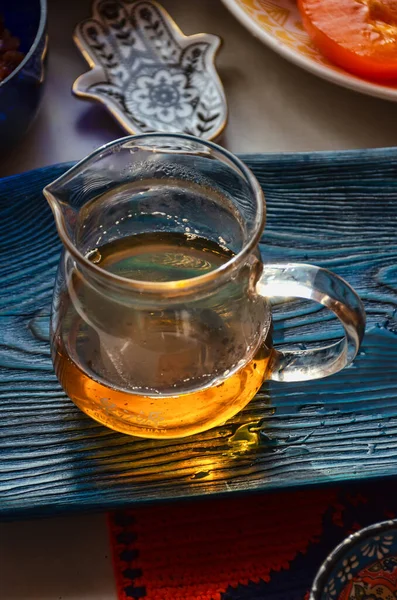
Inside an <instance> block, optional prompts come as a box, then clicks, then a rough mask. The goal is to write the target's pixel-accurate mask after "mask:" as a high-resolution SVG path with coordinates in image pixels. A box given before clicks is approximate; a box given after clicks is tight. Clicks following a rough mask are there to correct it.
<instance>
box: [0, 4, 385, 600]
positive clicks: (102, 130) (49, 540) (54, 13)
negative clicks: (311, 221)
mask: <svg viewBox="0 0 397 600" xmlns="http://www.w3.org/2000/svg"><path fill="white" fill-rule="evenodd" d="M89 4H90V3H89V0H73V1H71V2H61V1H60V0H49V35H50V52H49V64H48V77H47V84H46V90H45V95H44V99H43V103H42V107H41V111H40V113H39V115H38V117H37V119H36V121H35V123H34V124H33V126H32V128H31V130H30V132H29V133H28V135H27V136H26V137H25V139H24V141H23V143H22V144H21V145H20V146H19V147H18V148H16V149H14V150H13V151H12V152H10V154H9V155H8V156H7V157H6V158H5V159H3V161H2V164H1V165H0V176H7V175H13V174H15V173H20V172H23V171H26V170H29V169H34V168H36V167H40V166H44V165H48V164H51V163H57V162H63V161H67V160H75V159H79V158H82V157H83V156H85V155H86V154H88V153H90V152H91V151H92V150H93V149H94V148H96V147H97V146H99V145H101V144H103V143H106V142H108V141H110V140H112V139H115V138H117V137H121V136H122V135H123V131H122V130H121V129H120V127H119V126H118V125H117V124H116V123H115V122H114V120H113V119H112V117H111V116H110V115H109V114H108V113H107V112H106V110H105V109H104V108H103V107H102V106H100V105H95V104H91V103H89V102H85V101H83V100H79V99H77V98H74V97H73V96H72V94H71V86H72V83H73V81H74V79H75V78H76V77H77V76H78V75H80V74H81V73H82V72H84V71H85V70H86V69H87V65H86V63H85V61H84V60H83V59H82V57H81V56H80V55H79V53H78V51H77V50H76V48H75V46H74V44H73V41H72V32H73V28H74V25H75V24H76V23H77V22H78V21H79V20H81V19H83V18H86V17H87V16H88V15H89V13H90V8H89ZM163 5H164V7H165V8H166V9H167V10H168V11H169V12H170V14H171V15H172V16H173V17H174V18H175V20H176V21H177V23H178V24H179V25H180V26H181V28H182V30H183V31H184V32H185V33H186V34H191V33H197V32H201V31H206V32H211V33H215V34H218V35H220V36H221V37H222V38H223V40H224V46H223V48H222V49H221V51H220V54H219V57H218V60H217V65H218V69H219V73H220V76H221V78H222V81H223V83H224V86H225V90H226V95H227V98H228V101H229V108H230V119H229V124H228V126H227V128H226V131H225V133H224V135H223V137H222V140H220V141H221V143H222V144H223V145H224V146H226V147H227V148H229V149H230V150H232V151H234V152H260V151H264V152H266V151H273V152H274V151H312V150H337V149H347V148H365V147H381V146H393V145H395V143H396V137H397V136H396V133H395V132H396V128H397V121H396V119H395V115H396V113H397V106H396V105H395V104H393V103H388V102H386V101H383V100H378V99H375V98H370V97H366V96H360V95H358V94H356V93H354V92H350V91H348V90H344V89H342V88H338V87H336V86H333V85H332V84H330V83H327V82H325V81H322V80H320V79H316V78H315V77H314V76H312V75H310V74H308V73H306V72H304V71H302V70H300V69H298V68H297V67H295V66H294V65H292V64H289V63H287V62H286V61H284V60H283V59H282V58H280V57H279V56H277V55H276V54H274V53H273V52H272V51H271V50H269V49H267V48H265V47H264V46H262V45H261V44H260V42H258V41H257V40H255V39H254V38H253V37H251V35H250V34H249V33H248V32H247V31H246V30H245V29H243V27H242V26H241V25H240V24H239V23H238V22H236V21H235V20H234V18H233V17H232V16H231V15H230V14H229V13H228V12H227V11H226V9H225V8H224V6H223V5H222V4H221V2H220V0H189V2H184V1H183V0H163ZM0 596H1V597H2V598H4V599H7V600H16V599H18V600H22V599H23V600H33V599H37V600H58V599H59V598H62V600H82V599H84V600H85V599H87V600H88V599H95V600H115V598H116V593H115V587H114V582H113V578H112V571H111V560H110V555H109V547H108V539H107V532H106V521H105V516H104V515H89V516H88V515H81V516H75V517H71V516H69V517H64V518H61V517H60V518H53V519H47V520H38V521H30V522H29V521H28V522H18V523H3V524H1V525H0Z"/></svg>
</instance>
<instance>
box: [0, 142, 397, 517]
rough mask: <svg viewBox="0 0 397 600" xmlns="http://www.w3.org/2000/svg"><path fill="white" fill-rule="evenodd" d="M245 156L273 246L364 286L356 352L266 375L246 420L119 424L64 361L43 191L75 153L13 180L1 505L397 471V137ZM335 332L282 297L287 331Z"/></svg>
mask: <svg viewBox="0 0 397 600" xmlns="http://www.w3.org/2000/svg"><path fill="white" fill-rule="evenodd" d="M244 158H245V160H246V162H247V163H248V164H249V166H251V167H252V169H253V170H254V172H255V174H256V175H257V177H258V178H259V181H260V183H261V184H262V186H263V188H264V190H265V194H266V198H267V208H268V223H267V228H266V232H265V235H264V237H263V240H262V244H261V251H262V254H263V257H264V260H266V261H273V260H280V259H281V260H294V261H307V262H312V263H314V264H318V265H321V266H325V267H328V268H331V269H332V270H334V271H336V272H337V273H338V274H340V275H342V276H343V277H345V278H346V279H347V280H348V281H349V282H350V283H351V284H352V285H353V286H354V287H355V288H356V289H357V290H358V292H359V293H360V294H361V296H362V298H363V299H364V301H365V304H366V309H367V313H368V326H367V332H366V337H365V341H364V345H363V348H362V351H361V352H360V355H359V356H358V358H357V360H356V362H355V363H354V364H353V365H352V366H351V367H350V368H348V369H346V370H345V371H343V372H342V373H339V374H337V375H334V376H332V377H330V378H328V379H325V380H320V381H315V382H306V383H301V384H276V383H274V384H265V385H264V386H263V388H262V390H261V392H260V393H259V394H258V396H257V397H256V399H255V400H254V401H252V402H251V403H250V405H249V406H248V407H247V408H246V410H245V411H243V412H242V413H240V415H238V416H237V417H236V418H235V419H233V421H231V422H230V423H228V424H227V425H225V426H223V427H220V428H218V429H214V430H212V431H209V432H206V433H205V434H201V435H198V436H195V437H192V438H187V439H185V440H175V441H153V440H148V441H146V440H134V439H132V438H128V437H127V436H124V435H121V434H117V433H114V432H112V431H110V430H107V429H105V428H104V427H102V426H100V425H98V424H96V423H95V422H93V421H91V420H90V419H89V418H88V417H86V416H85V415H83V414H82V413H81V412H80V411H79V410H78V409H77V408H75V407H74V405H73V404H72V403H71V402H70V401H69V400H68V399H67V398H66V397H65V395H64V394H63V392H62V390H61V388H60V386H59V384H58V382H57V380H56V378H55V375H54V373H53V369H52V365H51V360H50V352H49V345H48V316H49V305H50V299H51V291H52V286H53V282H54V277H55V270H56V265H57V262H58V256H59V250H60V244H59V242H58V238H57V234H56V231H55V227H54V224H53V219H52V215H51V213H50V210H49V208H48V207H47V204H46V202H45V200H44V198H43V196H42V194H41V190H42V188H43V186H44V185H46V184H47V183H48V182H50V181H52V180H53V179H54V178H55V177H57V176H58V175H60V174H61V173H62V172H63V171H64V170H65V169H66V168H67V167H66V166H65V165H60V166H55V167H48V168H45V169H41V170H38V171H33V172H30V173H26V174H23V175H21V176H17V177H10V178H7V179H3V180H2V181H0V515H1V516H2V517H3V518H12V517H21V516H28V515H33V514H52V513H55V512H60V511H72V510H93V509H109V508H116V507H121V506H126V505H130V504H133V503H136V502H147V501H153V500H164V499H171V498H183V497H192V496H199V495H208V494H217V493H231V492H237V491H247V490H263V489H274V488H282V487H287V486H303V485H308V484H317V483H324V482H328V481H335V480H354V479H360V478H370V477H380V476H387V475H393V474H395V473H396V472H397V150H394V149H389V150H369V151H354V152H344V153H320V154H300V155H289V154H287V155H255V156H254V155H250V156H246V157H244ZM325 327H327V329H325ZM336 334H337V326H336V324H335V322H334V321H333V320H332V319H331V317H330V316H329V315H328V313H326V312H325V311H323V310H322V309H319V308H318V307H317V305H313V304H310V303H307V302H298V301H292V302H290V303H288V304H286V305H284V306H283V307H280V306H275V312H274V338H275V341H276V342H283V343H289V344H290V343H299V344H303V345H309V344H315V343H316V342H318V341H319V340H322V339H329V338H331V337H334V336H335V335H336Z"/></svg>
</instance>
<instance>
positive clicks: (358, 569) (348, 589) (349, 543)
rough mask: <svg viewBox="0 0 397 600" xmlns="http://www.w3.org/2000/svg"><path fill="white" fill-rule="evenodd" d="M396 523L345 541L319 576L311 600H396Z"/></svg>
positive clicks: (394, 521) (371, 528)
mask: <svg viewBox="0 0 397 600" xmlns="http://www.w3.org/2000/svg"><path fill="white" fill-rule="evenodd" d="M396 597H397V520H391V521H384V522H382V523H376V524H375V525H371V526H370V527H366V528H365V529H361V530H360V531H357V533H354V534H352V535H350V536H349V537H348V538H346V539H345V540H344V541H343V542H342V543H341V544H339V546H337V547H336V548H335V550H334V551H333V552H331V554H330V555H329V556H328V558H327V559H326V561H325V562H324V564H323V565H322V566H321V568H320V570H319V572H318V573H317V576H316V579H315V581H314V584H313V588H312V591H311V594H310V598H309V600H395V599H396Z"/></svg>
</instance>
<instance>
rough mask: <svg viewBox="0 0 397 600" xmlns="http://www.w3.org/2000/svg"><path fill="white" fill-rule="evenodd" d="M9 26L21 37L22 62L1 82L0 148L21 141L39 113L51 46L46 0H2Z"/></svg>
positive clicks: (1, 12)
mask: <svg viewBox="0 0 397 600" xmlns="http://www.w3.org/2000/svg"><path fill="white" fill-rule="evenodd" d="M0 15H1V17H2V18H3V19H4V23H5V27H6V28H7V29H8V30H9V31H10V32H11V34H12V35H13V36H15V37H17V38H19V40H20V47H19V50H20V51H21V52H23V53H24V54H25V56H24V58H23V60H22V62H21V63H20V64H19V65H18V66H17V67H16V69H14V70H13V71H12V72H11V73H10V74H9V75H8V77H6V78H5V79H3V81H1V82H0V151H2V152H5V151H7V150H8V149H9V148H10V147H11V145H14V144H15V143H16V142H17V141H19V140H20V139H21V138H22V137H23V135H24V134H25V133H26V131H27V130H28V128H29V126H30V125H31V123H32V121H33V119H34V117H35V116H36V113H37V110H38V107H39V104H40V100H41V96H42V92H43V82H44V68H45V56H46V49H47V33H46V24H47V2H46V0H13V1H12V2H7V1H6V0H0Z"/></svg>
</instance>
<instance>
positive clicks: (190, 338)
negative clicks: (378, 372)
mask: <svg viewBox="0 0 397 600" xmlns="http://www.w3.org/2000/svg"><path fill="white" fill-rule="evenodd" d="M44 193H45V195H46V197H47V199H48V200H49V202H50V205H51V208H52V210H53V212H54V215H55V219H56V223H57V227H58V231H59V234H60V236H61V239H62V241H63V243H64V246H65V251H64V253H63V256H62V258H61V263H60V267H59V271H58V276H57V281H56V285H55V290H54V300H53V311H52V333H51V343H52V353H53V360H54V366H55V371H56V374H57V376H58V378H59V380H60V382H61V384H62V386H63V388H64V390H65V392H66V393H67V394H68V396H69V397H70V398H71V399H72V400H73V401H74V402H75V404H76V405H77V406H79V407H80V408H81V409H82V410H83V411H84V412H85V413H87V414H88V415H90V416H91V417H93V418H94V419H96V420H97V421H99V422H101V423H103V424H104V425H107V426H109V427H111V428H113V429H115V430H117V431H121V432H124V433H128V434H131V435H137V436H142V437H152V438H174V437H183V436H187V435H190V434H193V433H197V432H200V431H204V430H206V429H209V428H211V427H214V426H217V425H220V424H223V423H224V422H225V421H226V420H227V419H229V418H230V417H232V416H233V415H235V414H236V413H237V412H238V411H239V410H241V409H242V408H243V407H244V406H245V405H246V404H247V403H248V402H249V401H250V400H251V399H252V398H253V397H254V395H255V393H256V392H257V391H258V390H259V388H260V387H261V385H262V383H263V381H265V380H266V379H276V380H284V381H296V380H302V379H310V378H316V377H321V376H325V375H329V374H331V373H334V372H336V371H337V370H339V369H341V368H343V367H344V366H345V365H346V364H348V363H349V362H351V361H352V360H353V358H354V356H355V354H356V352H357V350H358V347H359V344H360V340H361V338H362V335H363V331H364V324H365V316H364V311H363V307H362V304H361V301H360V300H359V298H358V296H357V295H356V293H355V292H354V291H353V290H352V288H351V287H350V286H349V285H348V284H347V283H346V282H344V281H343V280H341V279H340V278H339V277H337V276H336V275H333V274H332V273H330V272H329V271H326V270H324V269H319V268H317V267H313V266H310V265H299V264H286V265H263V263H262V259H261V256H260V253H259V250H258V243H259V239H260V236H261V234H262V230H263V227H264V220H265V203H264V198H263V194H262V190H261V188H260V186H259V184H258V182H257V181H256V179H255V177H254V176H253V174H252V173H251V172H250V171H249V169H248V168H247V167H246V166H245V165H244V164H243V163H242V162H241V161H240V160H239V159H237V158H236V157H234V156H233V155H231V154H230V153H228V152H227V151H225V150H223V149H221V148H219V147H218V146H216V145H215V144H212V143H210V142H203V141H201V140H198V139H195V138H192V137H189V136H185V135H167V134H148V135H142V136H135V137H129V138H124V139H122V140H118V141H116V142H113V143H111V144H109V145H107V146H105V147H104V148H102V149H100V150H98V151H97V152H96V153H94V154H93V155H92V156H91V157H89V158H88V159H86V160H84V161H82V162H81V163H79V164H78V165H77V166H76V167H73V168H72V169H71V170H70V171H69V172H68V173H66V174H65V175H63V176H62V177H61V178H60V179H58V180H57V181H55V182H54V183H52V184H50V185H49V186H47V188H46V189H45V191H44ZM271 295H277V296H292V295H295V296H297V297H303V298H313V299H315V300H317V301H319V302H322V303H323V304H324V305H326V306H328V307H329V308H330V309H331V310H333V311H334V312H335V314H336V315H337V316H338V317H339V319H340V320H341V322H342V324H343V325H344V329H345V337H344V338H342V339H341V340H339V341H338V342H336V343H334V344H331V345H328V346H326V347H323V348H315V349H314V350H307V351H298V352H293V351H290V352H285V353H281V352H279V351H277V350H276V349H274V348H272V347H270V346H269V347H268V346H267V345H266V340H267V337H268V332H269V328H270V324H271V311H270V307H269V303H268V301H267V298H268V297H269V296H271Z"/></svg>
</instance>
